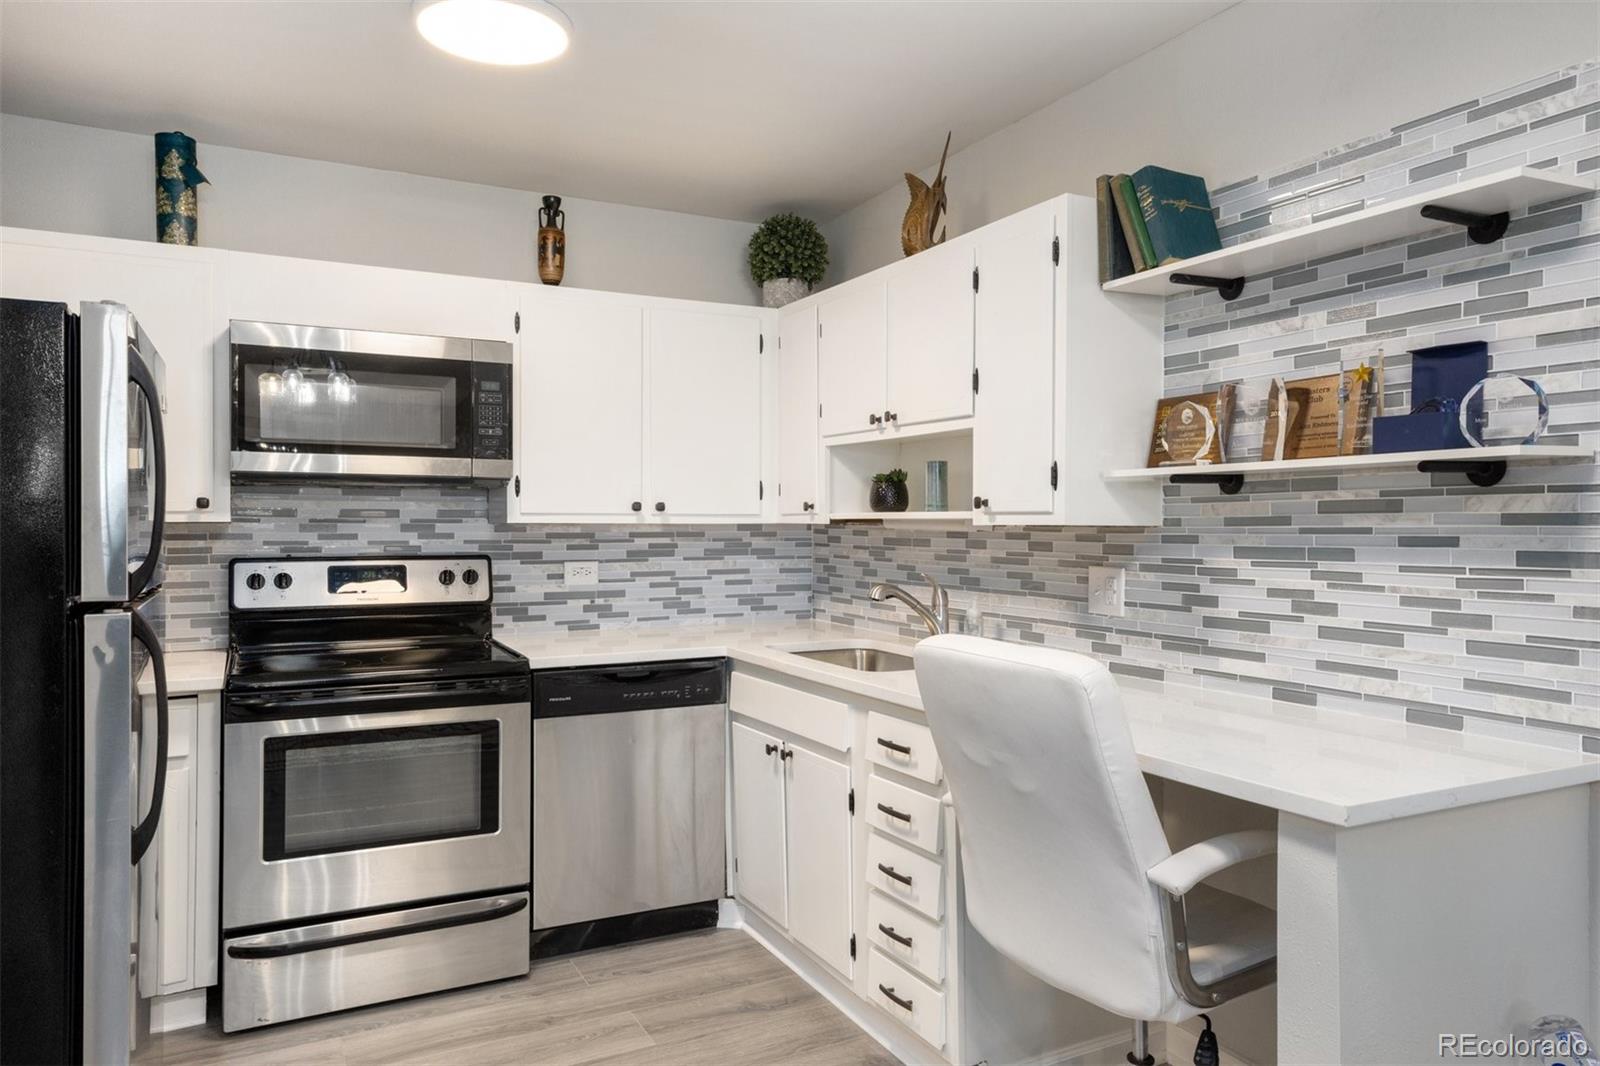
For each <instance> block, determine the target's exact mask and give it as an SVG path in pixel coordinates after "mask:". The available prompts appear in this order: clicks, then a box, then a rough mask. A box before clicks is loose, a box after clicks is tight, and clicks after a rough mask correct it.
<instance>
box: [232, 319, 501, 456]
mask: <svg viewBox="0 0 1600 1066" xmlns="http://www.w3.org/2000/svg"><path fill="white" fill-rule="evenodd" d="M228 342H229V349H230V352H231V360H232V394H233V395H232V398H233V412H232V418H233V431H232V437H233V447H232V464H231V465H232V470H233V476H234V477H235V478H238V479H254V478H278V477H313V478H329V477H332V478H382V479H413V480H428V481H505V480H506V479H508V478H509V477H510V476H511V432H512V422H511V407H512V403H511V370H512V361H511V345H510V344H508V343H506V342H505V341H485V340H466V339H462V338H457V337H424V336H410V335H407V334H401V333H376V332H370V331H362V330H349V329H328V328H325V327H321V326H293V325H286V324H283V323H279V322H239V321H235V322H232V323H230V325H229V328H228Z"/></svg>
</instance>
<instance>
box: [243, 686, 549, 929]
mask: <svg viewBox="0 0 1600 1066" xmlns="http://www.w3.org/2000/svg"><path fill="white" fill-rule="evenodd" d="M485 685H486V687H493V686H492V685H490V684H488V683H485ZM523 691H524V692H525V691H526V690H525V688H524V689H523ZM425 699H426V697H425V696H421V695H419V694H417V693H416V692H415V691H412V692H411V694H409V695H405V694H402V693H400V692H397V691H386V692H384V693H382V694H379V695H374V694H373V693H372V692H371V691H367V692H364V693H361V694H356V695H351V696H348V697H339V698H335V697H334V695H333V694H331V693H327V692H324V693H322V694H321V696H320V698H319V699H314V700H312V701H309V703H308V702H307V701H303V700H296V699H294V698H293V697H292V696H290V697H283V696H273V697H270V698H261V699H257V700H249V699H242V698H235V697H233V696H230V697H229V699H228V709H227V713H226V717H225V723H224V726H223V800H224V804H223V809H224V814H223V844H222V846H223V873H222V924H223V928H224V929H226V930H229V931H237V930H241V929H246V928H250V927H253V926H259V925H265V924H269V923H276V922H286V921H292V920H297V919H302V918H310V917H322V916H328V915H340V914H346V913H349V912H353V911H364V910H368V909H371V908H380V907H392V906H395V905H399V904H407V903H417V902H423V901H430V900H441V899H446V898H449V897H454V896H461V895H466V894H469V893H482V892H495V891H501V890H505V889H511V888H516V887H520V886H526V885H527V884H528V881H529V868H528V859H529V828H528V827H529V822H530V812H529V807H530V803H531V795H532V791H531V790H532V785H531V781H530V777H529V762H530V752H531V736H530V729H529V727H530V714H529V706H528V704H527V703H526V702H523V701H521V700H519V701H518V702H497V701H494V700H493V699H492V698H486V699H484V700H483V702H481V703H473V704H470V705H465V706H438V705H437V704H435V705H431V706H420V705H419V704H420V703H421V702H422V701H424V700H425ZM523 700H525V696H524V697H523ZM439 702H445V701H444V700H442V699H441V700H440V701H439ZM457 702H459V701H457ZM341 704H342V705H343V707H342V709H343V710H344V711H345V712H346V713H339V711H340V710H341ZM291 712H293V713H294V714H295V716H292V717H291V716H288V714H289V713H291Z"/></svg>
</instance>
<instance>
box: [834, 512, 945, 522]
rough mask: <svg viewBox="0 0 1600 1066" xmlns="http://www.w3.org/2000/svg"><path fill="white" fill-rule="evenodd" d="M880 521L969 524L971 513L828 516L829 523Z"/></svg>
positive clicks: (843, 513) (886, 513)
mask: <svg viewBox="0 0 1600 1066" xmlns="http://www.w3.org/2000/svg"><path fill="white" fill-rule="evenodd" d="M869 519H870V520H878V519H882V520H883V521H885V522H970V521H972V512H971V511H835V512H834V513H833V514H830V515H829V516H828V521H830V522H861V521H866V520H869Z"/></svg>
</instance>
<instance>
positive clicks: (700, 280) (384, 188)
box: [0, 115, 759, 303]
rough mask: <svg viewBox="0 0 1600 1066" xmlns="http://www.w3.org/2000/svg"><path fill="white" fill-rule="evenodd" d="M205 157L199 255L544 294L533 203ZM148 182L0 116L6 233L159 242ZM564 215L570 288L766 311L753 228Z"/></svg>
mask: <svg viewBox="0 0 1600 1066" xmlns="http://www.w3.org/2000/svg"><path fill="white" fill-rule="evenodd" d="M199 158H200V169H201V170H202V171H204V172H205V175H206V177H208V178H210V179H211V184H209V185H203V186H201V187H200V242H201V243H202V244H207V245H211V246H213V247H217V248H230V249H234V250H236V251H245V252H265V253H270V254H274V255H291V256H302V257H304V258H307V259H330V260H334V261H337V262H343V263H363V264H366V265H369V266H388V267H403V268H407V269H412V270H431V271H437V272H439V273H445V274H466V275H470V276H474V277H485V278H507V279H510V280H513V281H534V280H537V276H536V273H535V267H536V265H537V264H536V258H537V257H536V254H535V242H534V238H535V235H536V233H537V230H538V226H539V223H538V214H537V212H538V208H539V195H540V194H538V193H532V192H523V191H521V190H517V189H502V188H497V187H494V186H491V185H474V184H470V183H468V182H462V181H446V180H444V179H441V178H424V177H418V176H416V175H414V174H401V173H397V172H394V171H387V170H372V169H368V168H366V167H353V166H347V165H345V164H342V163H324V162H320V161H318V160H313V159H298V158H294V157H292V156H283V155H270V154H268V153H265V152H249V151H243V150H241V149H237V148H223V147H220V146H217V145H208V144H201V145H200V150H199ZM154 167H155V148H154V144H153V142H152V141H151V139H150V138H149V137H144V136H139V135H136V134H131V133H119V132H114V131H111V130H101V129H92V128H90V127H87V126H73V125H68V124H65V123H60V122H46V121H43V120H41V119H33V118H22V117H19V116H16V115H0V225H6V226H24V227H28V228H31V229H44V230H59V231H64V232H67V233H87V234H94V235H96V236H101V237H123V238H127V239H130V240H154V239H155V204H154V200H155V191H154V180H155V179H154ZM552 191H554V192H558V193H563V194H564V193H566V192H567V191H568V190H564V189H556V190H552ZM573 191H578V190H573ZM562 206H563V207H564V208H565V210H566V212H567V244H568V257H567V274H566V279H565V284H568V285H571V286H574V287H578V288H586V289H608V290H611V291H613V292H632V293H642V294H646V295H651V296H675V297H681V298H683V299H694V300H720V301H725V302H728V303H757V302H759V292H758V290H757V289H756V287H755V286H754V285H753V284H752V283H751V281H750V274H749V268H748V266H747V264H746V262H745V245H746V242H748V241H749V239H750V234H751V232H753V230H754V229H755V227H754V226H752V225H751V224H750V223H748V222H737V221H730V220H727V219H718V218H705V217H702V216H699V215H685V214H678V213H676V212H672V211H654V210H650V209H648V208H642V207H629V206H626V205H623V204H612V203H602V202H599V201H595V200H581V199H577V198H574V197H570V196H563V202H562Z"/></svg>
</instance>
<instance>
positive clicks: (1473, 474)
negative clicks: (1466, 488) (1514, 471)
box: [1417, 459, 1506, 489]
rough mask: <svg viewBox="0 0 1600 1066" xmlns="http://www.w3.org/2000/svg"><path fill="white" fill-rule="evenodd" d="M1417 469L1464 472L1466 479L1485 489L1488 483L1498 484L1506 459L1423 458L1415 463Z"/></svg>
mask: <svg viewBox="0 0 1600 1066" xmlns="http://www.w3.org/2000/svg"><path fill="white" fill-rule="evenodd" d="M1417 470H1418V471H1419V472H1420V473H1423V474H1465V475H1467V480H1468V481H1470V482H1472V483H1473V484H1474V485H1476V486H1478V487H1479V488H1480V489H1486V488H1488V487H1489V486H1490V485H1498V484H1500V479H1501V478H1503V477H1505V476H1506V461H1505V460H1504V459H1424V460H1423V461H1422V462H1420V463H1418V464H1417Z"/></svg>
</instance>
